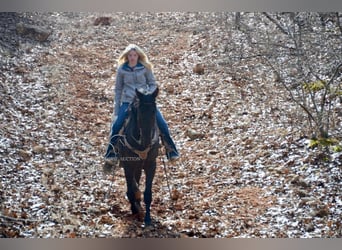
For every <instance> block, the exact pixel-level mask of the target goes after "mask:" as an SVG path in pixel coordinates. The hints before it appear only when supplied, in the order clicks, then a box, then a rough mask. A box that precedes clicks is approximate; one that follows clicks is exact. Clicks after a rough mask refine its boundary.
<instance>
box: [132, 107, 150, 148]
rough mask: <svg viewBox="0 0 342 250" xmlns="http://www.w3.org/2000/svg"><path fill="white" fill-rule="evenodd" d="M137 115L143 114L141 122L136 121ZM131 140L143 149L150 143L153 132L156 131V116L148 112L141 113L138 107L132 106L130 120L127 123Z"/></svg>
mask: <svg viewBox="0 0 342 250" xmlns="http://www.w3.org/2000/svg"><path fill="white" fill-rule="evenodd" d="M138 115H139V116H144V121H145V122H142V124H139V123H138V118H137V117H138ZM128 128H129V131H130V132H129V133H128V134H130V136H131V142H133V144H134V145H135V147H138V148H140V149H145V148H147V147H148V146H150V145H151V143H152V139H153V137H154V133H155V131H156V117H155V115H154V116H152V115H150V114H146V113H142V112H141V110H139V108H138V107H134V108H133V109H132V112H131V118H130V122H129V124H128Z"/></svg>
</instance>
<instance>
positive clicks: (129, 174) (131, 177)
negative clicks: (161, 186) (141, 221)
mask: <svg viewBox="0 0 342 250" xmlns="http://www.w3.org/2000/svg"><path fill="white" fill-rule="evenodd" d="M124 171H125V178H126V185H127V193H126V194H127V198H128V200H129V202H130V204H131V211H132V214H138V213H139V212H141V211H140V210H141V209H140V200H141V198H139V197H138V196H140V197H141V195H139V193H140V190H139V188H138V183H137V182H136V179H135V177H136V173H135V172H136V171H141V169H136V168H135V167H131V166H126V167H124Z"/></svg>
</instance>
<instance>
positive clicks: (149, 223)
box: [144, 218, 152, 227]
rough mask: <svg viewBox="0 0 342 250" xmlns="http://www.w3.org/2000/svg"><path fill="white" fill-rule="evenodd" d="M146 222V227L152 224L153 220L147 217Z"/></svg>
mask: <svg viewBox="0 0 342 250" xmlns="http://www.w3.org/2000/svg"><path fill="white" fill-rule="evenodd" d="M144 223H145V227H149V226H152V220H151V219H150V218H145V220H144Z"/></svg>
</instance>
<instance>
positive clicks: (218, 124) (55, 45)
mask: <svg viewBox="0 0 342 250" xmlns="http://www.w3.org/2000/svg"><path fill="white" fill-rule="evenodd" d="M99 17H104V18H102V19H99ZM233 20H234V19H233V16H232V14H229V13H228V14H223V13H111V14H103V13H102V14H99V13H40V14H37V13H16V14H15V13H11V14H8V13H1V14H0V22H1V24H6V27H5V26H2V27H4V28H1V29H2V30H1V32H3V33H4V34H5V36H2V37H1V38H0V39H1V40H0V41H1V43H0V47H1V50H0V67H1V72H0V80H1V81H0V103H1V112H0V117H1V123H0V135H1V137H0V165H1V168H0V173H1V182H0V201H1V207H0V225H1V226H0V237H27V238H36V237H42V238H65V237H71V238H75V237H76V238H79V237H90V238H93V237H115V238H122V237H160V238H163V237H291V238H292V237H308V238H310V237H341V236H342V227H341V216H342V210H341V208H342V201H341V197H342V193H341V190H342V182H341V175H342V174H341V164H342V154H341V153H331V154H329V158H327V157H326V155H324V154H323V153H322V152H320V151H319V150H315V149H309V148H308V147H307V143H308V139H309V138H308V136H307V135H306V134H305V133H304V132H303V130H302V129H301V123H302V122H303V114H302V113H303V112H302V111H301V110H300V108H298V107H297V106H296V105H294V104H293V103H292V102H291V100H290V99H289V97H288V93H287V92H286V91H285V90H284V89H283V88H282V87H281V86H280V85H278V84H276V82H275V81H274V78H273V76H272V75H270V74H268V72H262V70H263V68H262V66H261V65H260V62H259V61H258V58H256V59H255V60H254V61H253V60H252V61H251V60H250V61H248V63H243V61H240V62H238V61H236V60H235V59H234V58H233V56H234V54H233V53H234V51H232V50H231V48H230V45H232V46H233V44H235V45H236V43H237V41H239V36H240V34H239V31H238V30H235V29H234V23H233ZM19 22H23V23H26V24H31V25H34V26H36V27H44V28H45V29H47V30H49V31H51V34H50V35H49V37H48V38H47V40H43V41H39V40H37V38H35V37H33V36H30V35H27V34H20V33H18V32H17V30H16V25H17V23H19ZM274 29H275V28H274ZM275 32H276V29H275ZM241 42H243V41H241ZM129 43H136V44H138V45H140V46H141V47H142V48H144V49H145V51H146V53H147V54H148V55H149V57H150V60H151V62H152V63H153V64H154V73H155V76H156V79H157V81H158V84H159V86H160V89H161V91H160V94H159V97H158V106H159V108H160V110H161V112H162V114H163V115H164V117H165V119H166V120H167V122H168V124H169V127H170V130H171V134H172V136H173V138H174V140H175V141H176V144H177V146H178V148H179V151H180V153H181V159H180V160H179V161H178V162H176V163H174V164H170V163H169V162H167V160H166V159H165V164H166V172H165V169H164V165H163V161H162V157H164V156H163V155H161V156H160V157H159V158H158V170H157V174H156V177H155V180H154V186H153V192H154V197H153V203H152V208H151V209H152V216H153V220H154V225H153V227H152V228H144V227H143V226H142V224H141V222H138V221H135V220H134V219H132V218H131V216H130V209H129V204H128V201H127V199H126V197H125V193H126V187H125V180H124V175H123V170H122V169H118V170H117V171H115V172H114V173H113V174H112V175H107V176H106V175H104V174H103V173H102V165H103V155H104V152H105V148H106V143H107V140H108V135H109V126H110V122H111V116H112V111H113V99H114V92H113V87H114V83H115V72H116V66H117V65H116V59H117V58H118V56H119V54H120V53H121V51H122V50H123V49H124V48H125V47H126V45H128V44H129ZM246 50H247V49H246ZM196 65H201V66H203V67H204V70H203V72H202V71H201V70H200V71H197V70H194V67H195V66H196ZM241 72H244V73H243V74H241ZM260 72H261V73H260ZM250 79H253V80H250ZM339 108H340V109H341V105H340V106H339ZM338 121H341V117H340V116H339V118H338ZM339 124H341V123H337V125H336V126H337V127H338V126H339ZM194 134H196V135H198V137H199V138H197V139H196V138H194V137H192V135H194ZM168 182H169V183H170V185H171V189H172V191H173V192H176V191H177V192H178V196H179V197H178V199H177V200H172V199H171V198H170V193H169V188H168V184H167V183H168ZM175 190H176V191H175Z"/></svg>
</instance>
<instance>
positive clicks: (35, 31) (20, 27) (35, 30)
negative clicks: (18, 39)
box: [16, 22, 52, 42]
mask: <svg viewBox="0 0 342 250" xmlns="http://www.w3.org/2000/svg"><path fill="white" fill-rule="evenodd" d="M16 29H17V33H18V34H20V35H24V36H28V37H31V38H33V39H35V40H36V41H39V42H45V41H46V40H47V39H48V37H49V36H50V35H51V33H52V31H51V30H49V29H47V28H44V27H38V26H35V25H30V24H25V23H22V22H20V23H17V25H16Z"/></svg>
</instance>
